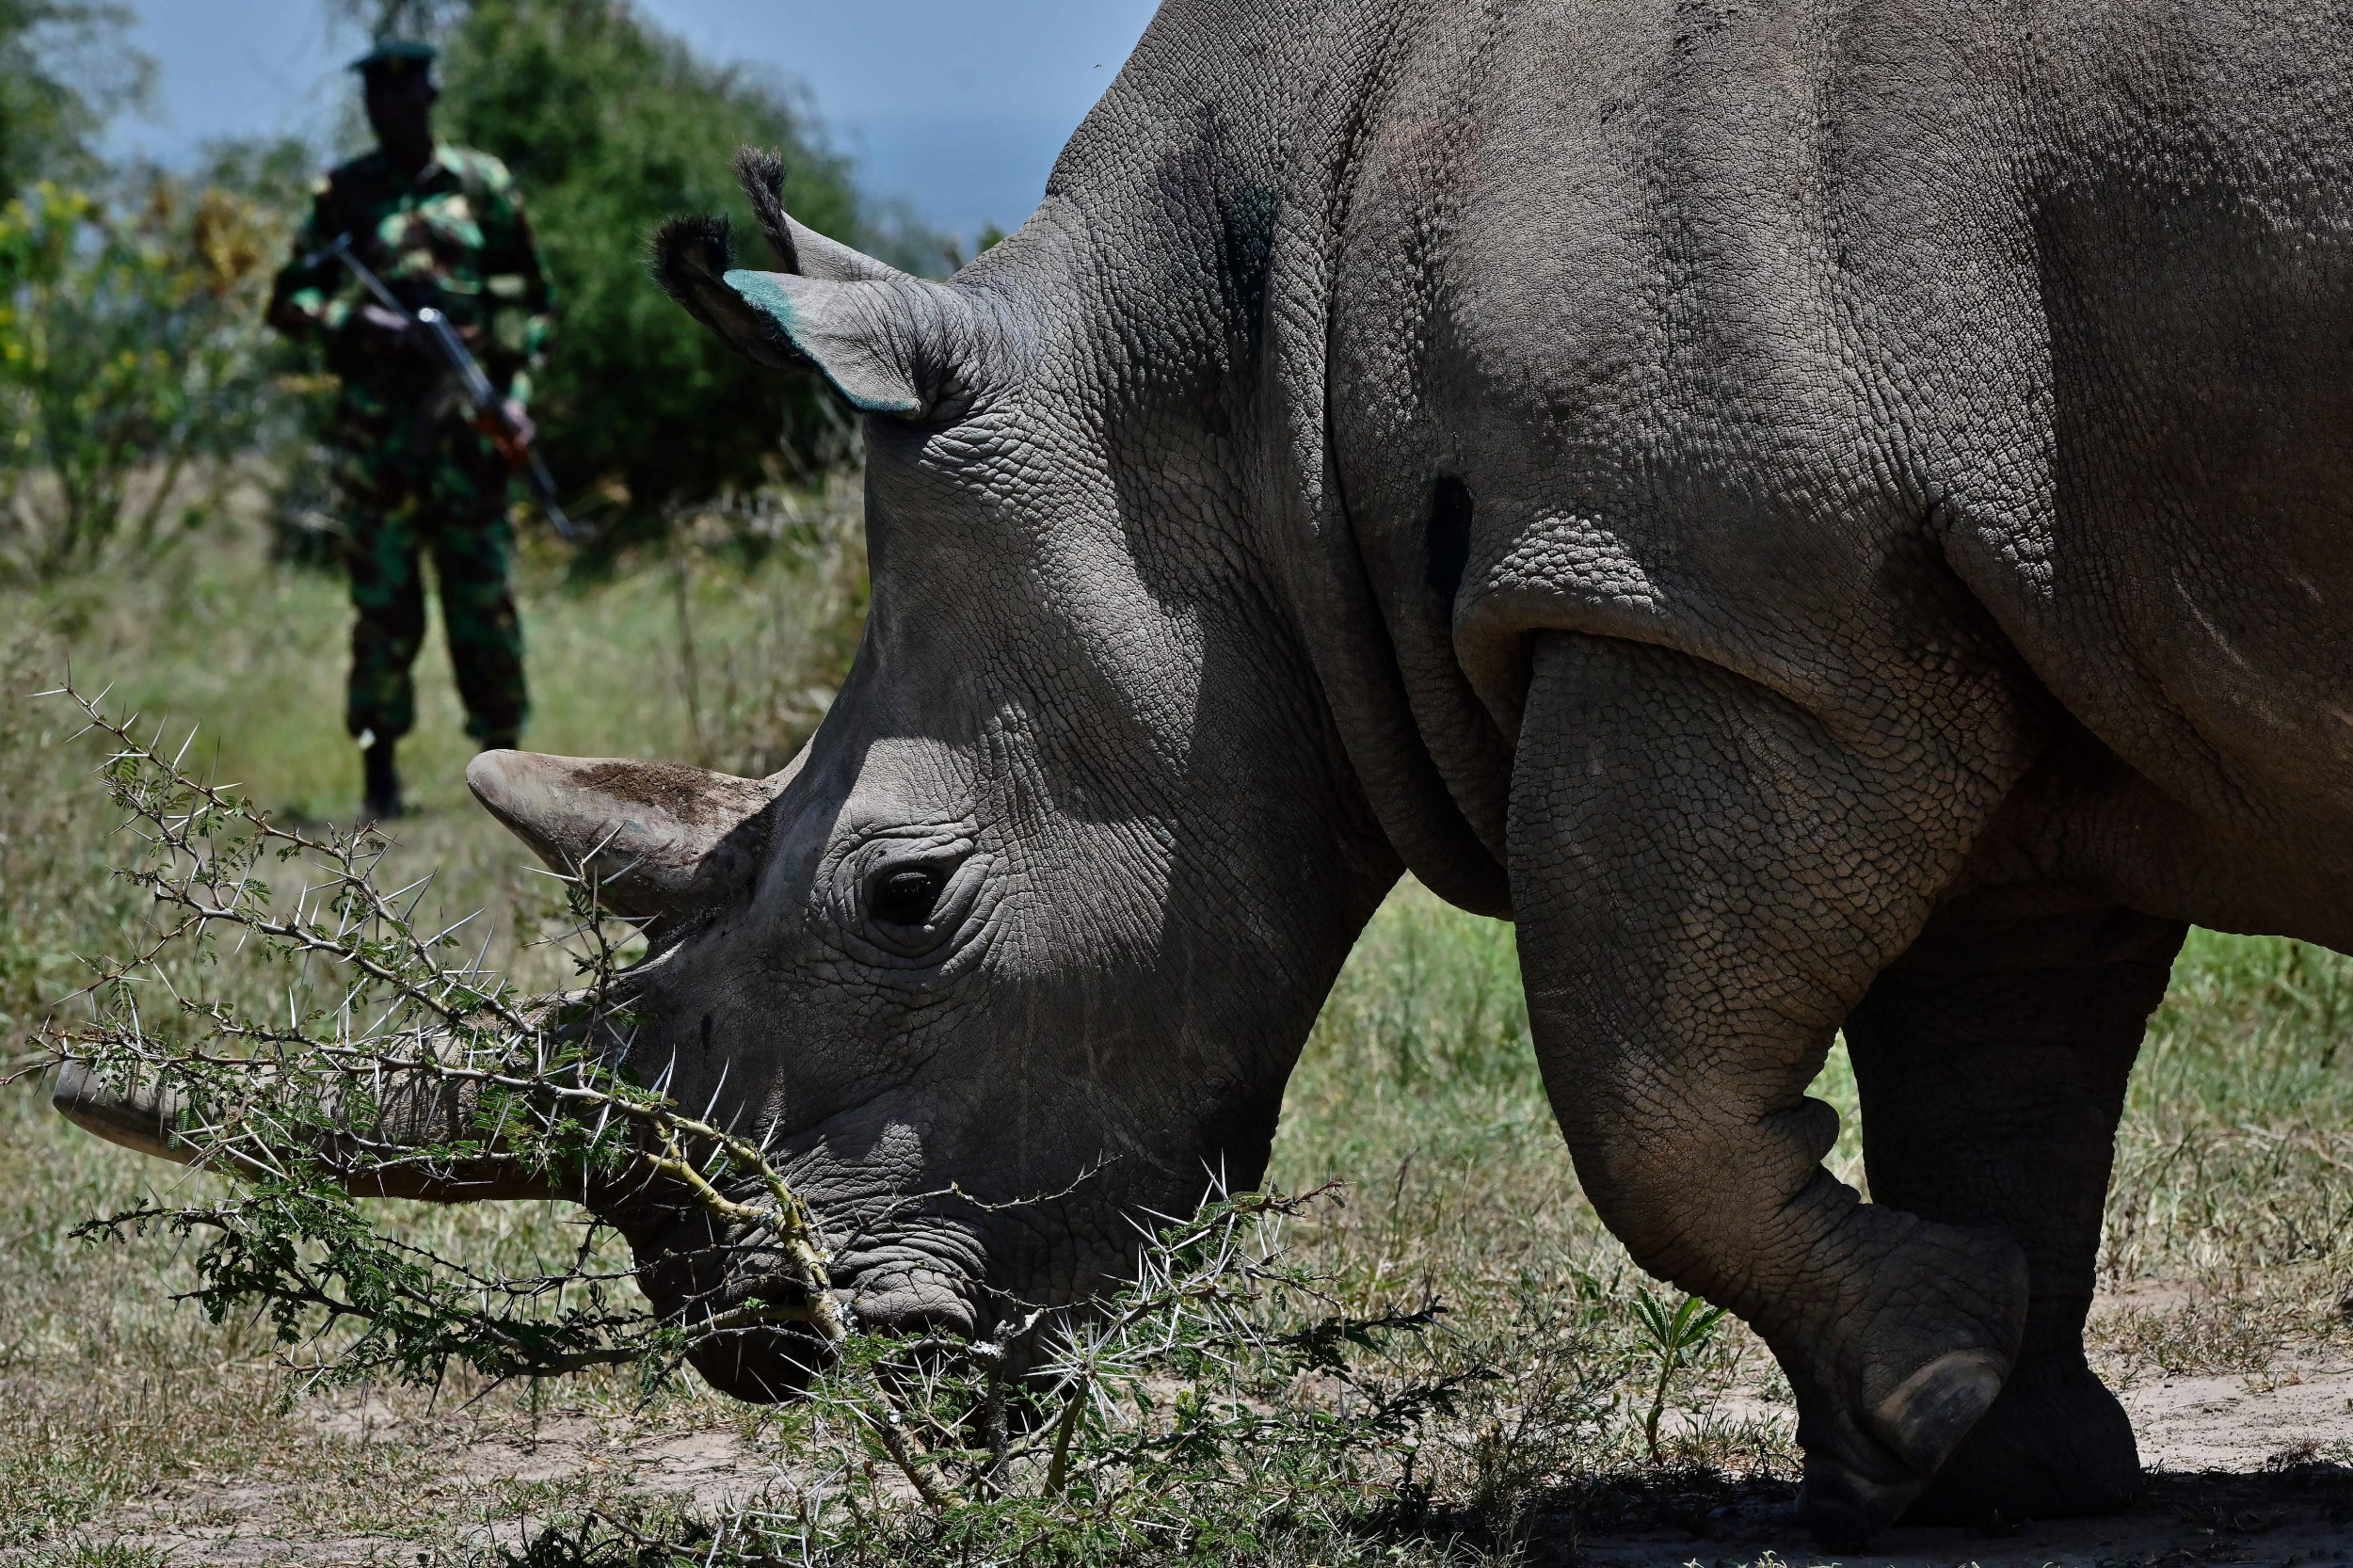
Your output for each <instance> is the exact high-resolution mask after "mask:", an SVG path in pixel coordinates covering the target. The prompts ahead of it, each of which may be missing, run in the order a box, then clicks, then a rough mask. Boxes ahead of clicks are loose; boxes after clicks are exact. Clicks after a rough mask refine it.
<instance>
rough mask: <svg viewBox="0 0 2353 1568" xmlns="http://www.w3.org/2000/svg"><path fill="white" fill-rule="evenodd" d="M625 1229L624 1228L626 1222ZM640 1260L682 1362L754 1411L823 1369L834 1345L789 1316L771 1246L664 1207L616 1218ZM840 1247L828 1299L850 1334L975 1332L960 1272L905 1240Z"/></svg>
mask: <svg viewBox="0 0 2353 1568" xmlns="http://www.w3.org/2000/svg"><path fill="white" fill-rule="evenodd" d="M632 1222H633V1223H632ZM616 1224H618V1227H619V1228H620V1230H621V1233H622V1235H623V1236H624V1238H625V1239H627V1240H628V1241H629V1242H630V1246H631V1249H632V1252H633V1253H634V1255H635V1256H636V1259H637V1269H636V1274H637V1284H638V1288H639V1289H640V1290H641V1291H643V1292H644V1294H645V1296H646V1298H647V1299H648V1302H650V1303H651V1304H652V1305H653V1307H654V1310H655V1313H656V1314H657V1316H659V1318H660V1319H661V1320H662V1321H663V1322H664V1323H665V1324H667V1325H669V1326H671V1327H674V1328H677V1329H680V1330H681V1331H683V1332H684V1334H685V1336H686V1337H687V1350H686V1360H687V1363H688V1364H689V1365H690V1366H692V1367H693V1368H695V1369H696V1371H697V1372H698V1373H700V1374H701V1375H702V1377H703V1379H704V1380H705V1381H706V1382H708V1383H709V1384H711V1385H712V1387H713V1388H714V1389H716V1390H717V1391H719V1392H720V1393H722V1394H726V1395H728V1396H730V1397H732V1398H734V1399H738V1400H745V1401H747V1402H749V1403H754V1404H775V1403H780V1402H785V1401H789V1400H794V1399H798V1398H799V1397H801V1396H802V1395H804V1394H806V1393H807V1392H808V1388H809V1386H810V1384H812V1383H814V1382H815V1381H816V1379H817V1378H818V1377H819V1376H820V1375H822V1374H823V1373H824V1371H825V1369H826V1368H829V1367H830V1366H831V1365H832V1364H833V1362H834V1360H835V1358H836V1355H837V1350H836V1347H835V1346H834V1345H832V1344H831V1343H829V1342H828V1341H827V1340H826V1339H825V1338H824V1336H823V1335H822V1334H820V1333H819V1332H818V1331H817V1330H816V1329H815V1328H814V1327H812V1326H810V1325H809V1324H808V1323H806V1322H801V1321H794V1320H791V1315H792V1313H793V1312H794V1311H795V1310H796V1309H797V1308H798V1307H799V1306H801V1304H802V1295H801V1290H800V1287H799V1285H798V1283H797V1281H796V1280H795V1278H794V1277H793V1275H792V1273H791V1272H789V1271H788V1270H787V1269H786V1267H785V1266H784V1260H783V1258H782V1257H781V1256H778V1255H777V1254H776V1252H775V1250H774V1249H773V1248H772V1247H770V1246H768V1245H765V1244H763V1242H762V1241H761V1240H758V1239H756V1238H752V1237H748V1236H745V1235H743V1234H740V1233H735V1232H732V1231H728V1232H725V1233H721V1232H719V1231H718V1229H717V1227H715V1226H714V1225H713V1224H712V1223H711V1222H710V1221H709V1220H707V1219H706V1218H704V1217H702V1216H700V1215H690V1214H681V1213H679V1212H678V1211H675V1210H672V1211H670V1212H667V1213H664V1214H661V1215H658V1216H648V1215H635V1216H630V1217H627V1218H621V1217H616ZM861 1240H862V1241H863V1243H864V1244H861V1245H856V1246H853V1247H847V1248H844V1249H843V1250H842V1251H840V1253H838V1254H837V1255H836V1257H835V1261H834V1267H833V1276H834V1277H833V1282H832V1283H833V1296H834V1299H835V1301H836V1302H837V1303H839V1304H840V1306H841V1307H842V1308H843V1309H844V1310H843V1316H844V1317H845V1318H846V1319H847V1320H849V1323H850V1325H851V1327H852V1329H853V1331H854V1332H859V1333H867V1334H878V1335H884V1336H893V1337H902V1338H917V1339H924V1338H931V1339H958V1340H961V1339H967V1338H969V1337H970V1336H972V1334H973V1333H974V1331H975V1329H976V1327H978V1326H979V1318H980V1314H979V1313H978V1312H976V1310H975V1309H974V1306H973V1304H972V1303H973V1297H974V1292H973V1290H972V1289H971V1288H970V1286H969V1281H968V1276H967V1275H966V1273H965V1272H964V1270H962V1269H961V1268H956V1267H949V1266H943V1262H942V1259H940V1258H939V1257H938V1256H936V1251H935V1248H933V1247H931V1246H926V1245H924V1244H922V1242H921V1241H920V1240H917V1239H915V1238H912V1237H903V1238H899V1239H894V1240H891V1241H888V1242H887V1243H876V1242H874V1241H872V1240H871V1239H861Z"/></svg>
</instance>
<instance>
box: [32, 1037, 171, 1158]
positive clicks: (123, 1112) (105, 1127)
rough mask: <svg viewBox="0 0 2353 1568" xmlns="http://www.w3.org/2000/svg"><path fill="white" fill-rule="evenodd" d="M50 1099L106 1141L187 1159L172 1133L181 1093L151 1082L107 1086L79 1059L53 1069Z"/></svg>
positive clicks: (62, 1112)
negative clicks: (55, 1076)
mask: <svg viewBox="0 0 2353 1568" xmlns="http://www.w3.org/2000/svg"><path fill="white" fill-rule="evenodd" d="M49 1103H50V1104H52V1105H54V1106H56V1108H57V1112H58V1113H59V1114H60V1115H62V1116H64V1117H65V1119H66V1120H67V1121H69V1122H72V1124H73V1125H74V1126H75V1127H78V1128H81V1129H82V1130H83V1131H85V1132H93V1133H96V1134H97V1135H98V1136H99V1137H101V1138H104V1140H106V1142H108V1143H109V1144H121V1145H122V1146H123V1147H124V1148H126V1149H136V1150H137V1151H138V1152H139V1153H141V1154H148V1155H153V1156H155V1157H156V1158H157V1159H160V1160H175V1161H177V1162H179V1163H181V1164H186V1163H187V1162H188V1160H189V1159H190V1158H191V1154H190V1151H189V1149H188V1146H187V1145H186V1144H183V1143H181V1142H180V1141H179V1139H178V1138H176V1137H175V1136H173V1129H174V1128H176V1127H177V1126H178V1125H179V1121H180V1113H181V1112H182V1110H183V1109H184V1107H183V1104H182V1101H181V1098H180V1096H177V1095H176V1094H174V1093H172V1092H171V1091H169V1090H168V1089H159V1088H157V1087H156V1086H155V1085H153V1084H152V1083H134V1084H132V1085H131V1086H130V1087H128V1088H126V1089H114V1088H110V1087H108V1085H107V1084H106V1082H105V1080H104V1079H103V1078H101V1077H100V1076H99V1075H98V1074H97V1073H95V1072H93V1071H92V1070H91V1069H90V1068H89V1067H88V1066H86V1065H85V1064H82V1063H79V1062H68V1063H66V1064H64V1065H63V1066H61V1067H59V1068H58V1069H57V1081H56V1086H55V1087H54V1088H52V1089H51V1090H50V1093H49Z"/></svg>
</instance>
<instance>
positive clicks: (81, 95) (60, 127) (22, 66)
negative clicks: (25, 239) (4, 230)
mask: <svg viewBox="0 0 2353 1568" xmlns="http://www.w3.org/2000/svg"><path fill="white" fill-rule="evenodd" d="M130 20H131V13H130V11H129V10H128V8H125V7H122V6H119V5H105V4H94V3H89V0H0V201H5V200H8V198H9V197H11V196H13V195H16V194H17V193H18V192H20V191H22V190H24V188H25V187H26V186H28V185H30V184H32V183H33V182H34V181H36V180H40V179H56V180H60V181H68V182H86V181H88V180H89V179H90V178H92V177H93V176H94V175H95V174H96V173H97V172H98V168H97V160H96V158H95V156H94V155H93V154H92V152H90V148H89V139H90V137H91V136H94V135H95V134H96V133H97V131H98V130H99V128H100V127H101V126H103V125H104V123H105V121H106V119H107V117H108V116H109V115H111V114H112V113H113V112H114V111H115V110H116V109H118V108H120V107H122V106H124V105H125V104H132V103H136V102H137V101H138V100H139V99H140V98H141V97H143V96H144V95H145V93H146V91H147V87H148V83H149V81H150V79H151V78H152V76H153V74H154V62H152V60H150V59H148V58H147V56H144V55H141V54H139V53H138V52H137V51H136V50H132V49H128V48H126V47H124V45H123V42H122V32H123V29H124V28H125V26H127V25H128V24H129V22H130Z"/></svg>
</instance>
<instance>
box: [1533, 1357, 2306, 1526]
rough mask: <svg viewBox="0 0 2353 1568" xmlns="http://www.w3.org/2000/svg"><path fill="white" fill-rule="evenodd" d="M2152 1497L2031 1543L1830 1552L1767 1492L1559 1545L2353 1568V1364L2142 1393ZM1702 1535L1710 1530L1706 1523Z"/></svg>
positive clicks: (2139, 1389) (2134, 1408)
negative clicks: (1677, 1525)
mask: <svg viewBox="0 0 2353 1568" xmlns="http://www.w3.org/2000/svg"><path fill="white" fill-rule="evenodd" d="M2122 1398H2123V1400H2124V1404H2125V1407H2126V1408H2127V1409H2128V1410H2130V1411H2131V1412H2132V1416H2133V1430H2134V1431H2135V1432H2137V1434H2138V1435H2139V1438H2140V1456H2141V1462H2142V1464H2145V1465H2146V1466H2147V1467H2148V1468H2149V1471H2150V1484H2149V1490H2148V1492H2147V1493H2146V1494H2145V1495H2144V1496H2142V1497H2141V1499H2140V1501H2139V1503H2138V1504H2137V1506H2135V1507H2134V1508H2133V1509H2131V1510H2130V1511H2128V1512H2125V1513H2122V1514H2120V1515H2117V1516H2114V1517H2111V1518H2105V1519H2078V1520H2067V1521H2062V1522H2057V1523H2052V1524H2028V1525H2026V1526H2025V1527H2023V1528H2019V1529H2018V1530H2016V1531H2015V1532H2011V1533H2003V1534H1993V1533H1989V1532H1987V1531H1983V1530H1968V1529H1952V1528H1943V1529H1895V1530H1890V1531H1888V1532H1887V1533H1886V1534H1885V1535H1884V1536H1883V1537H1881V1539H1880V1540H1878V1541H1876V1542H1874V1543H1873V1544H1872V1546H1871V1549H1870V1550H1869V1551H1867V1552H1861V1553H1854V1554H1849V1555H1843V1556H1836V1557H1829V1556H1825V1555H1823V1554H1821V1553H1819V1552H1817V1551H1815V1550H1814V1549H1813V1548H1812V1547H1811V1545H1810V1544H1808V1542H1807V1540H1806V1537H1805V1532H1804V1531H1803V1530H1801V1529H1800V1528H1797V1526H1796V1524H1795V1522H1794V1520H1793V1519H1792V1517H1791V1513H1790V1509H1791V1497H1792V1494H1791V1493H1790V1491H1789V1489H1787V1488H1785V1487H1781V1486H1758V1487H1753V1488H1749V1489H1746V1490H1745V1491H1744V1492H1743V1494H1742V1495H1740V1496H1737V1497H1736V1498H1735V1499H1734V1500H1732V1501H1730V1502H1728V1503H1724V1504H1721V1505H1719V1506H1717V1507H1715V1508H1713V1509H1710V1510H1708V1511H1707V1512H1706V1514H1705V1521H1704V1526H1703V1528H1704V1531H1705V1533H1704V1534H1701V1535H1699V1536H1698V1537H1697V1538H1696V1539H1695V1538H1694V1536H1693V1533H1692V1531H1691V1530H1690V1529H1689V1528H1686V1529H1680V1530H1648V1531H1641V1532H1637V1533H1630V1534H1625V1535H1617V1536H1608V1535H1598V1536H1588V1537H1586V1538H1584V1539H1582V1540H1576V1539H1560V1538H1554V1539H1548V1540H1545V1541H1544V1542H1543V1543H1542V1544H1541V1549H1540V1550H1539V1551H1538V1552H1537V1553H1536V1554H1534V1555H1535V1557H1536V1559H1537V1560H1538V1561H1539V1562H1550V1563H1558V1564H1561V1565H1564V1568H1565V1565H1568V1564H1576V1565H1577V1568H1683V1565H1685V1564H1696V1565H1697V1568H1767V1565H1772V1568H1816V1565H1828V1564H1836V1565H1838V1568H1971V1565H1974V1568H2190V1565H2191V1564H2202V1563H2245V1564H2250V1565H2254V1568H2285V1565H2287V1564H2291V1563H2331V1562H2353V1362H2349V1361H2347V1360H2345V1359H2342V1358H2332V1359H2318V1358H2313V1357H2303V1358H2295V1359H2291V1360H2289V1361H2285V1362H2282V1363H2281V1364H2280V1365H2278V1366H2276V1367H2275V1368H2273V1369H2272V1370H2271V1371H2270V1372H2269V1373H2267V1374H2265V1376H2263V1377H2262V1378H2259V1379H2252V1380H2250V1379H2247V1378H2242V1377H2177V1378H2169V1379H2156V1380H2152V1381H2148V1382H2144V1383H2141V1384H2137V1385H2136V1386H2134V1387H2131V1388H2128V1389H2126V1390H2125V1391H2124V1393H2123V1396H2122ZM1694 1523H1695V1524H1696V1523H1701V1522H1700V1521H1696V1520H1695V1521H1694Z"/></svg>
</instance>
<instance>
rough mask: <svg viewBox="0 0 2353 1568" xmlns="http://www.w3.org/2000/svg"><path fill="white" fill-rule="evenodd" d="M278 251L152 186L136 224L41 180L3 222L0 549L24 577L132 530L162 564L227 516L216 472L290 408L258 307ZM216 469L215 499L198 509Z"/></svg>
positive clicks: (168, 187) (259, 225)
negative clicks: (186, 488)
mask: <svg viewBox="0 0 2353 1568" xmlns="http://www.w3.org/2000/svg"><path fill="white" fill-rule="evenodd" d="M278 244H279V231H278V227H277V224H276V223H275V222H274V221H273V220H272V219H271V218H270V217H269V216H267V215H266V214H265V213H264V210H263V209H262V208H261V207H260V206H258V205H257V204H255V203H254V202H251V201H249V200H246V199H244V198H242V197H240V196H237V195H235V194H233V193H232V192H230V191H227V190H224V189H222V188H220V187H218V186H212V185H207V186H205V187H203V188H202V189H200V190H194V191H191V190H190V189H188V188H187V187H185V186H184V185H183V184H180V183H178V182H175V181H172V180H169V179H167V178H163V177H160V176H159V177H157V178H155V179H153V180H152V181H151V182H149V184H148V185H147V187H146V193H145V200H144V203H143V205H142V210H141V211H140V213H139V215H138V216H136V218H134V219H130V220H125V219H122V218H120V217H119V216H116V215H115V214H114V213H112V212H111V211H109V209H108V208H107V206H106V205H105V204H104V202H102V201H101V200H98V199H97V198H95V197H92V196H90V195H88V194H87V193H85V192H80V191H70V190H62V189H60V188H58V187H57V186H56V185H55V184H48V183H46V182H43V183H42V184H40V185H38V186H36V187H35V188H34V189H33V190H32V191H31V192H29V193H28V194H27V195H26V196H24V197H23V198H21V199H19V200H13V201H10V202H9V203H8V206H7V207H6V208H5V209H0V443H5V444H0V505H5V506H6V507H7V509H8V510H7V513H6V514H5V516H4V517H0V551H6V552H8V555H12V556H13V557H14V560H13V563H12V564H13V565H14V566H15V567H16V568H18V569H19V570H29V571H30V572H32V573H34V574H35V575H39V576H44V577H46V576H55V575H56V574H57V573H58V572H60V571H63V570H66V569H68V568H74V567H80V566H87V565H88V564H90V563H91V562H92V561H93V560H95V559H96V558H97V556H98V555H99V554H100V552H103V551H104V549H105V547H106V546H107V544H108V543H109V542H110V541H112V540H114V539H116V538H117V537H118V536H121V535H123V533H124V525H125V524H126V523H127V524H128V538H129V540H130V541H131V542H132V543H134V544H135V545H136V547H137V548H139V549H141V550H144V551H152V550H153V549H154V548H156V547H157V546H158V545H159V544H160V543H162V542H163V541H164V539H165V537H166V536H167V535H168V531H169V530H170V529H171V528H173V527H181V526H194V525H196V524H198V523H200V522H201V521H202V520H203V519H204V517H205V516H206V515H207V513H208V512H209V511H210V510H211V508H212V506H213V505H215V504H217V501H218V495H217V493H216V492H217V490H218V488H219V479H220V470H219V469H218V467H217V463H218V462H219V461H223V460H226V459H228V458H230V457H232V456H236V455H238V454H240V453H242V452H244V451H246V450H248V448H250V447H252V446H253V445H254V444H255V443H256V442H257V441H258V440H260V438H261V437H262V435H263V433H264V429H265V428H266V427H267V425H268V424H270V422H271V421H272V420H273V419H274V418H275V417H277V415H278V414H279V413H280V410H281V408H282V405H281V404H280V401H279V400H278V399H277V398H275V397H274V396H273V395H272V393H273V391H274V381H273V377H272V376H271V373H270V369H269V365H268V361H267V359H266V355H265V344H264V337H263V333H262V328H261V319H260V305H261V300H260V295H259V290H260V286H261V284H262V282H263V280H264V278H265V275H266V268H265V267H264V261H265V259H266V258H267V257H268V256H269V255H270V254H271V253H272V252H273V251H274V249H275V248H277V246H278ZM208 460H211V461H213V462H215V464H216V467H215V469H214V478H215V483H214V486H213V491H214V492H215V493H212V494H209V495H208V496H207V497H206V498H205V499H203V500H202V501H200V502H197V503H194V504H190V503H188V502H187V500H186V498H185V497H184V496H183V495H182V493H181V482H182V480H183V479H184V477H185V476H186V475H187V474H188V472H190V469H191V465H200V464H203V463H205V462H207V461H208ZM175 504H177V505H178V506H179V510H178V512H177V514H176V515H175V514H174V513H173V512H172V508H173V506H174V505H175ZM4 558H5V557H0V559H4Z"/></svg>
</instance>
